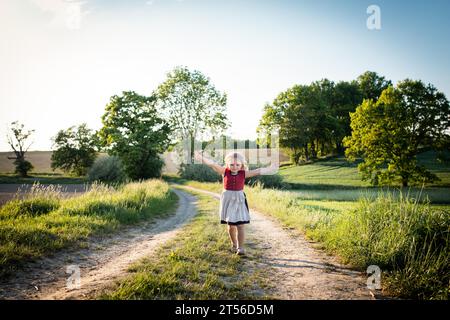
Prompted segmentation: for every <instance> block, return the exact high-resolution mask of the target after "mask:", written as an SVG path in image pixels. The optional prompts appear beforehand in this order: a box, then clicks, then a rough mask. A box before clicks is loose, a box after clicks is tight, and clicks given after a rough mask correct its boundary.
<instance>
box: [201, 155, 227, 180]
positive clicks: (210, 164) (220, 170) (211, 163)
mask: <svg viewBox="0 0 450 320" xmlns="http://www.w3.org/2000/svg"><path fill="white" fill-rule="evenodd" d="M194 158H195V160H197V161H201V162H202V163H204V164H206V165H207V166H208V167H210V168H212V169H213V170H214V171H215V172H217V173H218V174H220V175H223V174H224V173H225V168H224V167H222V166H221V165H219V164H217V163H216V162H215V161H214V160H211V159H208V158H206V157H205V156H204V155H203V154H200V152H198V151H195V152H194Z"/></svg>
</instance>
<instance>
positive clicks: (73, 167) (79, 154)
mask: <svg viewBox="0 0 450 320" xmlns="http://www.w3.org/2000/svg"><path fill="white" fill-rule="evenodd" d="M97 140H98V139H97V137H96V135H95V134H94V133H93V132H92V130H91V129H89V128H88V127H87V124H85V123H83V124H81V125H80V126H78V127H75V126H72V127H70V128H68V129H66V130H60V131H59V132H58V133H57V134H56V136H55V137H54V138H53V148H56V150H54V151H53V153H52V157H51V167H52V169H53V170H55V169H56V168H61V169H62V170H63V171H65V172H70V173H72V174H74V175H77V176H83V175H85V174H86V173H87V170H88V169H89V167H90V166H92V164H93V163H94V160H95V158H96V156H97V146H98V141H97Z"/></svg>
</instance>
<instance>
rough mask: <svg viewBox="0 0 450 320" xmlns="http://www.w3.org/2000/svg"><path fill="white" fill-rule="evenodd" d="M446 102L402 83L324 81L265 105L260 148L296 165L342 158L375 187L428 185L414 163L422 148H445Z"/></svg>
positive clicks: (430, 90)
mask: <svg viewBox="0 0 450 320" xmlns="http://www.w3.org/2000/svg"><path fill="white" fill-rule="evenodd" d="M449 128H450V112H449V101H448V100H447V98H446V97H445V95H444V94H443V93H442V92H439V91H438V90H437V89H436V88H435V87H434V86H433V85H431V84H428V85H425V84H424V83H423V82H422V81H420V80H411V79H405V80H403V81H400V82H399V83H398V84H397V85H396V86H393V84H392V81H390V80H387V79H386V78H385V77H383V76H380V75H378V74H377V73H376V72H372V71H367V72H365V73H363V74H362V75H360V76H359V77H358V78H357V79H356V80H353V81H350V82H349V81H340V82H337V83H335V82H333V81H330V80H328V79H322V80H320V81H315V82H313V83H311V84H310V85H294V86H293V87H292V88H289V89H287V90H286V91H284V92H281V93H280V94H279V95H278V96H277V97H276V98H275V99H274V101H273V102H272V103H271V104H266V105H265V107H264V113H263V116H262V118H261V119H260V122H259V125H258V129H257V132H258V135H259V138H258V141H259V142H260V143H269V137H270V135H271V134H273V133H274V132H277V133H278V135H279V146H280V147H281V148H283V149H285V150H286V151H287V153H288V154H289V155H290V157H291V160H292V162H293V163H295V164H300V162H302V161H309V160H314V159H317V158H318V157H323V156H327V155H344V154H345V156H346V157H347V159H348V160H349V161H355V160H356V159H357V158H361V159H362V160H363V162H362V163H360V164H359V165H358V169H359V170H360V172H361V173H362V179H363V180H369V181H370V182H371V183H372V184H373V185H380V184H391V183H393V182H395V181H398V180H400V182H401V184H402V185H403V186H407V185H408V183H410V182H417V181H421V182H433V181H435V180H437V177H436V175H434V174H432V173H431V172H429V171H427V170H426V168H424V167H423V166H420V165H419V164H418V163H417V159H416V156H417V154H418V153H419V152H420V151H421V150H423V149H424V148H428V149H430V148H431V149H433V150H436V151H438V153H437V155H438V157H439V158H440V159H442V158H443V156H444V153H443V151H445V150H448V149H449V146H450V134H449V133H450V132H449Z"/></svg>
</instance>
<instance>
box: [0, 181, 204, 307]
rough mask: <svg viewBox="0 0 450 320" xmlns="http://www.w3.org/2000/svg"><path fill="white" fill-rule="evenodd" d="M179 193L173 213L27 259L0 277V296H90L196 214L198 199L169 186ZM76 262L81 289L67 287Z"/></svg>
mask: <svg viewBox="0 0 450 320" xmlns="http://www.w3.org/2000/svg"><path fill="white" fill-rule="evenodd" d="M172 191H173V192H175V193H176V194H177V196H178V198H179V202H178V207H177V209H176V212H175V214H174V215H172V216H169V217H164V218H158V219H155V220H153V221H150V222H145V223H142V224H140V225H139V226H134V227H127V228H124V229H123V230H121V231H120V234H117V235H114V236H108V237H107V238H103V239H97V238H93V239H90V240H89V241H88V246H87V248H86V249H81V250H80V249H66V250H62V251H59V252H56V253H55V254H54V255H53V256H51V257H47V258H42V259H39V260H37V261H36V262H33V263H29V264H27V265H26V266H25V267H24V268H22V269H21V270H20V271H18V272H17V273H16V274H15V275H13V276H11V277H8V278H7V279H3V280H0V299H46V300H47V299H49V300H50V299H58V300H59V299H89V298H94V297H95V296H96V295H97V294H98V293H100V292H101V291H102V290H103V289H104V288H105V287H108V286H109V285H111V284H113V283H114V282H115V280H118V279H120V278H122V277H124V276H126V275H127V274H128V272H127V268H128V267H129V266H130V264H132V263H134V262H136V261H138V260H140V259H142V258H144V257H148V256H151V255H152V254H153V253H154V252H155V251H156V249H157V248H159V247H160V246H161V245H162V244H163V243H165V242H167V241H169V240H171V239H173V238H174V237H175V236H176V235H177V233H178V231H179V230H180V227H182V226H183V225H184V224H185V223H187V222H188V221H189V220H190V219H191V218H192V217H193V216H194V215H195V214H196V212H197V211H196V207H195V203H196V198H195V197H194V196H192V195H190V194H188V193H186V192H182V191H179V190H175V189H172ZM69 265H78V266H79V267H80V280H81V281H80V288H78V289H68V288H67V284H66V282H67V278H68V277H69V276H70V274H68V273H66V270H67V266H69Z"/></svg>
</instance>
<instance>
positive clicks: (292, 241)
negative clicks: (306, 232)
mask: <svg viewBox="0 0 450 320" xmlns="http://www.w3.org/2000/svg"><path fill="white" fill-rule="evenodd" d="M180 186H181V185H180ZM182 187H183V188H186V189H190V190H194V191H197V192H201V193H204V194H209V195H211V196H213V197H215V198H217V199H220V195H219V194H217V193H214V192H209V191H205V190H201V189H197V188H193V187H189V186H182ZM250 216H251V222H250V224H249V225H248V227H247V228H246V230H247V232H246V238H247V240H246V247H247V256H248V258H249V259H251V257H252V250H258V251H259V252H261V254H262V257H261V259H259V260H260V261H259V262H256V263H254V264H253V266H254V268H255V270H256V268H260V267H264V266H270V267H271V268H270V270H271V271H270V273H269V274H267V279H268V280H269V282H270V283H271V284H272V285H273V287H274V289H273V292H270V294H271V295H272V296H273V297H274V298H276V299H283V300H303V299H333V300H340V299H345V300H349V299H355V300H370V299H373V296H372V294H371V292H370V291H369V290H368V289H367V277H366V275H365V274H364V273H362V272H359V271H355V270H352V269H351V268H350V267H349V266H346V265H343V264H341V263H339V262H338V259H337V258H336V257H334V256H330V255H328V254H326V253H325V252H324V251H322V250H318V249H315V248H314V247H313V244H314V242H312V241H308V240H306V239H305V238H304V237H303V236H302V235H301V234H300V233H299V232H294V231H288V230H286V229H285V228H283V227H282V226H281V224H280V223H279V222H278V221H276V220H275V219H273V218H271V217H268V216H267V215H264V214H261V213H259V212H257V211H255V210H252V209H250Z"/></svg>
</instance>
